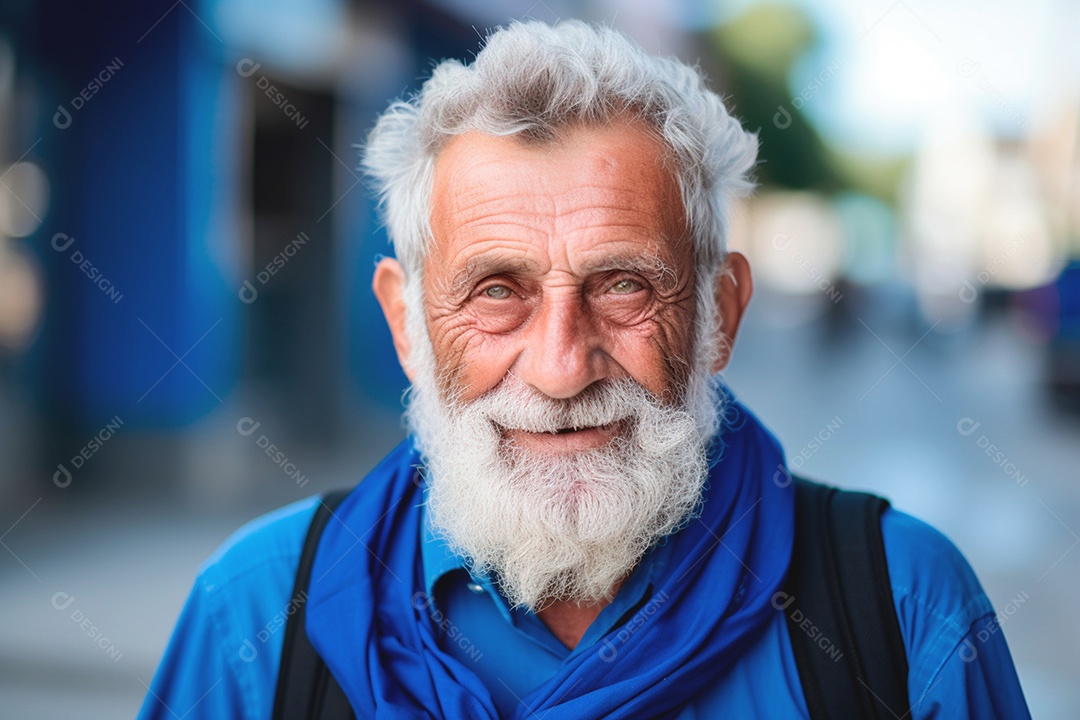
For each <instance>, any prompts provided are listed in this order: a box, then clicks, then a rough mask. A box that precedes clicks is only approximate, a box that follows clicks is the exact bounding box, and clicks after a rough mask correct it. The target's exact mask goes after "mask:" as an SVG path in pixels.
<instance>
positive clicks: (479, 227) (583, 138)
mask: <svg viewBox="0 0 1080 720" xmlns="http://www.w3.org/2000/svg"><path fill="white" fill-rule="evenodd" d="M670 166H671V161H670V160H669V159H666V154H665V151H664V146H663V145H662V144H661V143H660V142H659V141H658V140H656V139H655V138H654V137H653V136H652V135H650V134H649V133H647V132H646V131H645V130H644V128H643V127H642V126H640V125H638V124H636V122H634V121H625V122H616V123H612V124H611V125H608V126H604V127H578V128H574V129H571V130H568V131H564V132H563V133H562V135H561V136H560V137H559V139H558V140H557V141H556V143H555V144H546V143H545V144H536V143H534V144H528V143H526V142H523V141H522V140H520V139H517V138H513V137H498V136H491V135H486V134H482V133H478V132H472V133H468V134H466V135H462V136H459V137H457V138H455V139H453V140H451V141H450V142H449V143H448V144H447V146H446V147H445V148H444V149H443V150H442V152H441V153H440V155H439V157H438V159H437V160H436V164H435V178H434V187H433V193H432V199H431V206H432V211H431V229H432V236H433V238H432V243H431V245H430V247H429V252H428V255H427V257H426V259H425V266H424V292H425V319H426V325H427V330H428V333H429V335H430V337H431V341H432V347H433V350H434V354H435V360H436V366H437V367H438V369H439V371H440V373H445V375H444V378H445V379H444V382H446V383H447V384H448V386H447V387H444V388H443V391H444V392H449V391H452V392H453V393H454V394H455V395H456V397H457V398H458V399H459V400H460V401H462V402H468V401H470V400H473V399H475V398H477V397H479V396H480V395H482V394H484V393H485V392H487V391H489V390H491V389H492V388H494V387H495V386H496V385H498V383H499V382H500V381H502V380H503V378H505V377H506V376H507V375H509V374H513V375H514V376H516V377H517V378H519V379H520V380H522V381H523V382H524V383H526V384H528V385H530V386H531V387H533V388H535V389H536V390H538V391H540V392H542V393H544V394H545V395H547V396H549V397H552V398H569V397H573V396H575V395H576V394H578V393H580V392H581V391H582V390H584V389H585V388H586V387H588V386H589V385H591V384H592V383H595V382H597V381H600V380H604V379H608V378H611V379H617V378H632V379H634V380H635V381H637V382H638V383H640V384H641V385H642V386H643V387H645V388H646V389H647V390H649V391H650V392H652V393H653V394H654V395H655V396H657V397H660V398H663V399H665V400H667V401H669V402H677V401H679V400H680V399H681V392H682V389H683V387H684V386H685V383H686V380H687V378H688V376H689V372H690V369H691V363H692V358H693V350H694V347H695V345H694V343H695V338H694V337H693V331H694V320H695V296H694V293H695V288H696V283H698V282H708V283H710V284H711V285H712V286H713V292H714V293H715V295H716V298H717V301H718V304H719V309H720V315H721V319H722V322H721V327H720V329H719V335H718V336H717V337H713V338H701V339H700V341H701V342H711V343H716V344H717V346H718V347H720V348H721V350H722V352H721V358H720V361H719V362H718V363H717V366H716V367H714V368H713V370H714V371H718V370H720V369H722V367H723V366H724V365H726V362H727V357H728V356H727V350H728V348H729V347H730V345H731V343H732V342H733V341H734V336H735V332H736V330H737V329H738V324H739V321H740V320H741V317H742V314H743V311H744V309H745V307H746V305H747V303H748V302H749V299H750V294H751V281H750V271H749V267H748V265H747V263H746V260H745V258H743V257H742V256H741V255H739V254H738V253H730V254H729V255H728V259H727V263H726V270H727V272H723V273H720V274H718V275H717V276H716V277H715V278H697V277H695V271H694V252H693V245H692V243H691V241H690V238H689V235H688V233H687V228H686V222H685V213H684V211H683V207H682V201H681V198H680V194H679V189H678V185H677V182H676V180H675V178H674V176H673V175H672V174H671V171H670ZM403 288H404V274H403V270H402V268H401V266H400V265H399V264H398V263H397V261H395V260H392V259H384V260H382V261H381V262H380V263H379V265H378V267H377V269H376V273H375V280H374V290H375V293H376V296H377V297H378V299H379V302H380V304H381V306H382V308H383V312H384V313H385V315H386V317H387V321H388V323H389V325H390V329H391V332H392V334H393V336H394V344H395V347H396V349H397V352H398V357H399V359H400V361H401V363H402V367H403V368H405V371H406V374H408V375H409V377H410V379H411V378H412V377H413V369H412V368H411V367H410V365H409V348H410V345H409V339H408V337H407V334H406V332H405V317H404V316H405V305H404V298H403ZM505 432H506V433H507V434H508V435H509V437H508V440H511V441H513V442H515V443H518V444H520V445H522V446H523V447H526V448H528V449H531V450H535V451H546V452H573V451H577V450H582V449H587V448H590V447H596V446H599V445H602V444H603V443H606V442H607V441H608V440H610V439H611V437H612V435H613V434H615V433H617V432H619V428H617V427H599V428H583V429H577V430H574V431H570V432H565V433H559V434H550V433H530V432H525V431H521V430H508V431H505ZM600 609H601V606H599V605H589V606H578V605H576V604H573V603H556V604H555V605H552V606H551V607H549V608H548V609H546V610H545V611H544V612H543V613H542V619H543V620H544V621H545V623H547V624H548V626H549V627H551V629H552V631H553V632H555V634H556V636H557V637H559V638H560V639H561V640H563V642H564V643H566V644H568V645H570V646H571V647H572V646H573V645H576V643H577V641H578V640H580V638H581V636H582V635H583V634H584V631H585V629H586V628H587V627H588V625H589V623H591V622H592V620H593V619H595V617H596V615H597V614H599V612H600Z"/></svg>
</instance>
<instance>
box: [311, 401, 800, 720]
mask: <svg viewBox="0 0 1080 720" xmlns="http://www.w3.org/2000/svg"><path fill="white" fill-rule="evenodd" d="M714 448H722V451H721V450H714V453H713V457H712V465H711V468H710V471H709V482H708V485H707V487H706V493H705V502H704V503H703V505H702V506H701V514H700V517H699V518H698V519H695V520H692V521H691V522H690V523H689V524H688V525H687V526H686V527H685V528H683V529H682V530H680V531H679V532H677V533H675V534H674V535H672V536H671V537H670V539H669V542H670V543H671V544H672V548H671V554H670V560H669V561H668V563H667V565H666V567H665V568H664V571H663V574H662V576H661V577H660V578H658V579H657V582H656V584H655V587H654V594H653V597H654V598H663V601H662V602H659V601H654V602H651V603H650V604H649V606H648V608H647V611H648V616H647V617H644V616H642V617H641V618H637V617H635V618H631V619H630V620H629V621H627V623H626V625H624V626H623V627H627V628H630V627H633V628H635V631H634V632H633V633H626V632H624V633H622V634H621V635H618V636H617V635H616V633H618V630H619V627H618V626H617V627H615V628H613V630H612V631H611V633H609V636H608V638H607V640H609V641H610V642H597V643H596V644H595V646H594V650H593V651H590V652H586V653H582V654H580V655H577V656H575V657H574V658H572V659H570V660H568V661H567V662H566V663H565V665H564V666H563V667H562V668H561V669H560V670H559V672H557V673H556V674H555V675H554V676H553V677H551V678H550V679H549V680H548V681H547V682H545V683H543V684H542V685H541V686H540V687H538V688H536V689H535V690H534V691H533V692H532V693H530V694H529V695H528V697H525V698H523V700H524V702H523V703H522V704H521V705H520V706H519V707H518V711H517V713H516V716H515V717H516V718H521V719H522V720H524V719H525V718H528V717H532V716H533V714H534V713H535V714H536V715H540V716H545V715H546V716H548V717H557V718H560V719H563V718H656V717H671V716H672V715H674V714H676V713H677V712H678V710H679V709H680V708H681V707H682V706H683V705H684V704H685V703H686V702H688V701H689V700H691V699H693V698H694V697H695V696H697V695H698V694H700V693H701V692H703V691H704V690H705V689H707V688H708V687H710V685H711V684H712V682H713V681H714V680H715V678H717V677H719V676H720V675H721V674H723V673H724V672H725V671H726V670H727V669H728V668H729V667H730V666H731V665H732V664H733V663H735V662H737V661H738V659H739V657H740V655H741V654H742V653H743V652H744V651H745V650H746V648H747V647H749V646H750V645H751V644H752V643H753V642H754V641H755V639H756V638H757V636H758V635H759V633H760V632H761V631H762V630H763V629H764V627H765V625H766V624H767V622H768V620H769V616H770V615H771V614H772V613H773V612H774V611H773V609H772V607H771V605H770V598H771V597H772V595H773V593H775V592H776V591H777V590H779V589H780V586H781V583H782V582H783V580H784V575H785V573H786V572H787V567H788V563H789V561H790V558H791V544H792V540H793V536H794V505H795V498H794V491H793V488H792V487H790V483H789V478H788V476H786V475H785V472H786V471H784V470H783V467H784V459H783V455H782V453H781V450H780V446H779V444H778V442H777V441H776V439H775V438H774V437H773V436H772V435H771V434H770V433H769V432H768V430H766V429H765V428H764V427H763V426H762V425H761V423H760V422H759V421H758V420H757V418H755V417H754V416H753V415H752V414H751V413H750V412H749V411H748V410H746V409H745V408H744V407H743V406H742V405H741V404H739V403H737V402H735V401H734V400H731V401H729V403H728V406H727V411H726V413H725V421H724V425H723V428H722V429H721V433H720V436H719V442H716V443H714ZM420 462H421V460H420V457H419V454H418V453H417V451H416V449H415V448H414V446H413V444H412V442H411V441H409V440H406V441H405V442H403V443H402V444H401V445H399V446H398V447H397V448H396V449H395V450H394V451H393V452H392V453H391V454H390V455H389V456H387V457H386V459H385V460H383V462H382V463H380V464H379V466H378V467H376V468H375V469H374V470H373V471H372V472H371V474H369V475H368V476H367V478H365V479H364V481H363V482H362V483H361V484H360V485H359V487H358V489H357V490H356V491H354V492H352V493H350V495H349V496H348V497H347V498H346V499H345V500H344V501H343V503H342V504H341V505H340V507H339V509H338V510H337V520H334V519H331V521H330V523H329V524H328V525H327V527H326V530H325V532H324V534H323V536H322V540H321V542H320V545H319V550H318V553H317V555H316V558H315V564H314V566H313V571H312V575H311V578H312V582H311V587H310V589H309V597H308V605H307V632H308V635H309V637H310V638H311V642H312V645H314V647H315V649H316V650H317V651H318V652H319V655H320V656H321V657H322V658H323V660H324V661H325V662H326V664H327V666H328V667H329V668H330V671H331V672H332V673H333V674H334V677H335V678H336V679H337V681H338V683H339V684H340V685H341V687H342V689H343V690H344V691H345V694H346V696H347V697H348V698H349V701H350V702H351V704H352V706H353V708H354V710H355V711H356V715H357V717H361V718H379V719H380V720H381V719H385V718H401V719H405V718H408V719H409V720H413V719H414V718H492V719H494V718H498V717H499V713H498V711H497V710H496V708H495V704H494V702H493V701H492V699H491V695H490V694H489V692H488V690H487V688H486V687H484V685H483V683H482V682H481V681H480V679H479V678H478V677H477V676H476V675H475V674H474V673H473V672H472V671H471V670H469V669H468V668H466V667H465V666H464V665H462V664H461V663H459V662H458V661H457V660H455V659H454V658H453V657H451V656H450V655H449V654H447V653H446V652H444V651H443V650H441V649H440V648H439V642H438V631H437V628H436V627H435V624H434V622H433V621H432V619H431V616H430V613H429V612H426V611H424V610H422V609H418V608H417V606H420V607H421V608H422V607H423V603H416V602H414V596H415V594H416V593H419V592H423V590H424V574H423V568H422V564H421V555H420V542H421V532H420V531H421V527H420V518H421V513H420V503H421V502H422V499H423V487H422V481H421V480H419V475H418V473H417V467H418V466H419V464H420ZM777 479H779V482H777ZM645 611H646V609H645V608H643V610H642V611H641V612H642V613H643V612H645ZM611 644H614V645H615V646H616V648H617V650H618V653H617V658H616V659H615V660H614V661H611V660H612V654H611V648H610V645H611ZM526 706H527V707H526ZM546 711H553V712H550V713H546Z"/></svg>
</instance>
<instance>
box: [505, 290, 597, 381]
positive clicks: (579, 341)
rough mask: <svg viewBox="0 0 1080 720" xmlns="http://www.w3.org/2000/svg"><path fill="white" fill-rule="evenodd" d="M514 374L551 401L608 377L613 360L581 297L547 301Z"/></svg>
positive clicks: (530, 332) (531, 326) (538, 315)
mask: <svg viewBox="0 0 1080 720" xmlns="http://www.w3.org/2000/svg"><path fill="white" fill-rule="evenodd" d="M526 338H527V339H526V347H525V349H524V351H523V352H522V354H521V356H520V359H519V360H518V363H516V367H515V368H513V372H514V374H515V375H517V377H518V378H520V379H521V380H522V382H525V383H528V384H529V385H530V386H532V387H533V388H535V389H536V390H538V391H540V392H542V393H544V394H545V395H547V396H548V397H551V398H569V397H573V396H575V395H577V394H578V393H580V392H581V391H582V390H584V389H585V388H587V387H588V386H589V385H591V384H593V383H594V382H596V381H597V380H600V379H603V378H604V377H606V376H607V373H608V366H609V363H610V357H609V356H608V354H607V352H606V350H605V348H604V342H603V337H602V335H601V333H600V332H599V330H598V328H597V327H596V325H595V323H594V322H593V321H592V319H591V318H590V316H589V313H588V311H587V308H586V307H585V303H584V301H583V299H582V298H580V297H566V296H564V297H561V298H559V299H548V298H545V300H544V301H543V304H542V306H541V308H540V310H539V311H538V313H537V314H536V315H535V316H534V317H533V318H532V320H531V321H530V323H529V330H528V333H527V335H526Z"/></svg>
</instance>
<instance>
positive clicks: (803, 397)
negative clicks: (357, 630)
mask: <svg viewBox="0 0 1080 720" xmlns="http://www.w3.org/2000/svg"><path fill="white" fill-rule="evenodd" d="M567 17H577V18H582V19H586V20H592V21H597V22H603V23H606V24H609V25H613V26H614V27H616V28H618V29H621V30H623V31H624V32H626V33H628V34H629V35H631V36H632V37H634V38H635V39H636V40H637V41H638V42H640V43H641V44H642V45H643V46H644V47H645V48H646V49H647V50H649V51H651V52H656V53H662V54H667V55H675V56H678V57H680V58H683V59H685V60H689V61H691V62H698V63H699V64H700V65H701V67H702V68H703V70H704V71H705V72H706V73H707V75H708V76H709V78H710V81H711V84H712V86H713V87H714V89H716V90H717V91H718V92H720V93H721V94H723V95H724V96H725V97H727V98H728V99H729V104H730V106H731V107H732V109H733V112H734V114H735V115H736V116H738V117H739V118H740V119H741V120H742V121H743V122H744V124H745V125H746V126H747V127H748V128H750V129H752V130H755V131H757V132H758V133H759V137H760V140H761V143H762V150H761V163H760V166H759V169H758V172H757V176H758V180H759V182H760V189H759V191H758V193H757V194H756V195H755V196H754V198H753V199H751V200H749V201H747V202H745V203H744V204H743V205H741V206H740V207H738V208H737V209H736V210H735V213H734V220H733V234H734V237H733V240H732V244H733V246H734V247H736V248H738V249H740V250H742V251H743V252H745V253H746V254H747V255H748V256H749V258H750V261H751V265H752V267H753V269H754V274H755V282H756V288H757V291H756V294H755V300H754V301H753V303H752V305H751V310H750V313H749V316H748V318H747V319H746V321H745V323H744V325H743V330H742V334H741V336H740V338H739V341H738V343H737V344H736V348H735V353H734V357H733V361H732V364H731V367H730V368H729V371H728V372H727V373H726V377H727V380H728V382H729V383H730V385H731V386H732V388H733V390H734V392H735V394H736V395H737V396H738V397H739V398H740V399H742V400H743V401H744V402H745V403H747V404H748V405H749V406H750V407H751V408H752V409H753V410H755V411H756V412H757V413H758V415H759V416H760V417H761V418H762V420H763V421H764V422H765V423H766V424H767V425H768V426H770V427H771V428H772V429H773V430H774V432H775V433H776V434H777V436H778V437H779V439H780V440H781V442H783V443H784V446H785V448H786V451H787V455H788V459H789V462H790V464H791V465H792V467H793V468H795V469H797V470H799V471H800V472H802V473H804V474H808V475H811V476H813V477H817V478H820V479H824V480H827V481H829V482H833V483H835V484H838V485H843V486H850V487H860V488H868V489H871V490H874V491H876V492H879V493H882V494H884V495H886V496H887V497H889V498H891V500H892V502H893V504H894V506H896V507H898V508H900V509H902V510H904V511H906V512H909V513H911V514H914V515H916V516H918V517H920V518H922V519H924V520H926V521H928V522H930V523H931V524H933V525H935V526H936V527H938V528H939V529H940V530H942V531H943V532H944V533H945V534H946V535H948V536H949V537H950V538H951V539H952V540H953V541H954V542H955V543H956V544H957V545H958V546H959V548H960V549H961V550H962V551H963V552H964V553H965V555H966V556H967V557H968V559H969V560H970V562H971V564H972V565H973V566H974V568H975V570H976V572H977V573H978V575H979V577H980V578H981V580H982V582H983V584H984V586H985V588H986V590H987V592H988V594H989V596H990V598H991V600H992V601H993V603H994V605H995V607H996V608H997V610H998V612H999V620H1000V622H1001V625H1002V629H1003V631H1004V633H1005V635H1006V636H1007V638H1008V641H1009V644H1010V646H1011V648H1012V651H1013V654H1014V658H1015V660H1016V664H1017V667H1018V670H1019V674H1020V679H1021V682H1022V684H1023V686H1024V689H1025V691H1026V694H1027V698H1028V702H1029V704H1030V706H1031V709H1032V712H1033V715H1034V716H1035V717H1036V718H1062V719H1070V720H1071V719H1074V718H1077V717H1080V683H1078V682H1077V680H1078V679H1080V618H1078V616H1077V610H1076V607H1077V603H1076V598H1077V597H1078V596H1080V549H1078V548H1077V546H1078V545H1080V45H1078V44H1077V43H1076V42H1075V36H1076V34H1077V31H1080V5H1077V4H1076V3H1072V2H1069V1H1068V0H1029V1H1028V2H1024V3H1020V2H1000V1H994V0H991V1H990V2H986V1H982V2H975V0H934V1H933V2H931V0H869V1H867V0H861V1H860V2H856V0H821V1H820V2H814V3H812V2H810V1H809V0H804V1H801V2H794V3H791V4H776V3H764V2H756V1H754V0H738V1H735V2H722V1H721V0H635V2H633V3H629V2H617V0H590V1H588V2H585V1H582V2H569V1H560V0H521V1H520V2H518V1H514V0H485V1H483V2H481V1H480V0H399V1H398V2H393V3H390V2H379V1H376V0H304V1H301V0H263V2H258V3H256V2H252V1H250V0H176V1H175V2H174V3H171V2H170V0H163V1H162V2H136V1H135V0H117V1H115V2H109V3H103V4H97V3H89V4H88V3H78V2H75V1H74V0H41V1H39V2H3V1H2V0H0V609H2V611H0V718H19V719H26V720H37V719H42V720H44V719H46V718H50V719H51V718H57V717H82V718H118V717H130V716H132V715H134V713H135V712H136V710H137V709H138V707H139V705H140V703H141V701H142V697H143V696H144V695H145V693H146V685H147V684H148V683H149V682H150V679H151V677H152V676H153V673H154V670H155V668H156V665H157V662H158V660H159V659H160V657H161V653H162V651H163V650H164V647H165V643H166V641H167V639H168V636H169V633H170V631H171V628H172V625H173V623H174V622H175V620H176V616H177V614H178V612H179V610H180V608H181V606H182V604H183V602H184V600H185V598H186V595H187V593H188V591H189V589H190V587H191V583H192V580H193V579H194V576H195V573H196V571H197V568H198V565H199V563H201V562H202V561H203V560H204V559H205V558H206V557H207V556H208V555H209V554H210V553H211V552H212V551H213V549H214V548H215V547H217V546H218V545H219V544H220V543H221V542H222V541H223V540H224V539H225V538H227V537H228V535H229V534H230V533H231V532H232V531H233V530H235V529H236V528H237V527H238V526H239V525H241V524H242V523H244V522H245V521H247V520H249V519H251V518H254V517H256V516H258V515H260V514H262V513H264V512H267V511H269V510H271V509H273V508H275V507H278V506H280V505H282V504H285V503H288V502H291V501H293V500H297V499H300V498H302V497H305V496H307V495H310V494H312V493H316V492H319V491H322V490H324V489H328V488H330V487H335V486H341V485H346V484H351V483H354V482H356V481H357V480H358V479H360V478H361V477H363V476H364V474H365V473H366V472H367V471H368V470H369V469H370V468H371V467H373V465H374V464H375V463H376V462H377V461H378V459H380V458H381V457H382V456H383V455H384V454H385V453H386V452H388V450H389V449H390V448H392V447H393V445H394V444H395V443H396V442H397V441H398V440H399V439H400V438H401V437H402V436H403V430H402V426H401V422H400V399H401V393H402V390H403V389H404V387H405V379H404V376H403V375H402V374H401V371H400V370H399V369H398V366H397V363H396V360H395V357H394V354H393V350H392V346H391V344H390V340H389V334H388V332H387V330H386V328H385V323H384V321H383V320H382V318H381V315H380V314H379V312H378V308H377V305H376V303H375V301H374V298H373V296H372V294H371V291H370V288H369V283H370V278H371V272H372V269H373V267H374V261H375V259H376V258H377V257H378V256H379V255H380V254H390V253H391V248H390V247H389V245H388V243H387V240H386V236H385V233H384V231H383V229H382V228H381V227H380V225H379V223H378V220H377V218H376V215H375V207H374V205H373V202H372V197H371V194H370V192H369V191H368V189H367V187H366V186H365V180H364V178H363V177H362V176H361V175H360V174H359V171H358V169H357V166H358V159H359V154H358V149H357V145H358V144H360V143H362V142H363V141H364V139H365V137H366V134H367V132H368V131H369V130H370V128H371V126H372V124H373V120H374V117H375V115H376V113H378V112H379V111H381V110H382V109H383V108H385V107H386V105H387V103H388V102H389V101H390V100H391V99H393V98H395V97H398V96H400V95H401V94H403V93H406V92H409V91H411V90H415V89H416V88H417V87H418V86H419V83H420V82H422V80H423V79H424V78H425V77H426V75H427V73H428V72H429V71H430V68H431V66H432V61H431V59H432V58H447V57H456V58H460V59H462V60H468V59H469V58H470V57H471V56H472V54H473V53H474V52H475V51H476V50H477V48H478V47H479V44H480V42H481V40H482V38H483V36H484V35H485V33H486V31H487V29H488V28H492V27H494V26H496V25H499V24H504V23H506V22H508V21H509V20H510V19H514V18H535V19H539V20H543V21H547V22H554V21H556V20H557V19H558V18H567ZM183 710H184V709H182V710H180V712H183ZM197 715H198V713H197V710H196V711H195V712H193V713H192V715H191V717H196V716H197Z"/></svg>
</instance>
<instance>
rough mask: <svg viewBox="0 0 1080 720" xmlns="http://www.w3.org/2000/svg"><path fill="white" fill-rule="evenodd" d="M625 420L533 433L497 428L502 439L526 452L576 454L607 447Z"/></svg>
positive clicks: (620, 430) (622, 427) (619, 431)
mask: <svg viewBox="0 0 1080 720" xmlns="http://www.w3.org/2000/svg"><path fill="white" fill-rule="evenodd" d="M625 424H626V421H625V420H618V421H616V422H613V423H608V424H607V425H592V426H587V427H565V428H559V429H558V430H554V431H550V432H549V431H542V432H533V431H530V430H519V429H515V428H507V427H502V426H500V427H499V430H500V433H501V434H502V436H503V438H505V439H506V440H507V441H509V442H510V443H511V444H513V445H517V446H518V447H521V448H524V449H526V450H537V451H541V452H577V451H581V450H592V449H596V448H600V447H603V446H604V445H607V444H608V442H610V441H611V439H612V438H614V437H615V436H616V435H619V434H620V433H621V432H622V431H623V430H624V427H625Z"/></svg>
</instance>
